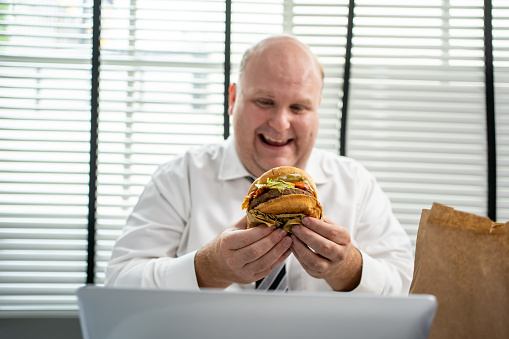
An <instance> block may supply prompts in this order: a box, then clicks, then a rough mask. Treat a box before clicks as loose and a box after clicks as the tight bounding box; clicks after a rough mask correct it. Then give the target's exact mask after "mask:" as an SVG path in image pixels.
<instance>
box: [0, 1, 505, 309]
mask: <svg viewBox="0 0 509 339" xmlns="http://www.w3.org/2000/svg"><path fill="white" fill-rule="evenodd" d="M93 3H94V2H93V1H92V0H80V1H78V0H41V1H37V2H35V1H31V0H11V1H3V2H2V3H1V4H0V144H1V147H0V172H1V178H2V179H1V180H0V187H1V189H0V202H1V203H0V315H3V314H9V315H12V314H24V315H25V314H69V313H73V312H76V309H77V306H76V300H75V296H74V294H75V291H76V289H77V288H78V287H79V286H82V285H83V284H84V283H85V282H86V281H87V279H88V280H89V281H93V282H94V283H96V284H102V283H103V282H104V270H105V267H106V263H107V261H108V259H109V256H110V251H111V248H112V246H113V244H114V241H115V239H116V238H117V236H118V235H119V234H120V232H121V228H122V226H123V224H124V222H125V219H126V217H127V216H128V214H129V212H130V209H131V207H132V206H133V205H134V204H135V203H136V201H137V199H138V196H139V194H140V193H141V191H142V189H143V187H144V185H145V184H146V183H147V182H148V180H149V179H150V176H151V174H152V173H153V172H154V171H155V169H156V168H157V166H158V165H160V164H162V163H164V162H166V161H168V160H170V159H172V157H174V156H175V155H176V154H180V153H182V152H183V151H184V150H185V149H187V148H188V147H195V146H198V145H201V144H203V143H207V142H217V141H220V140H222V139H223V138H224V136H225V135H228V134H230V133H231V131H230V125H229V121H228V117H227V116H225V109H226V107H225V100H224V93H225V90H226V88H227V85H228V83H232V82H235V81H236V79H237V76H238V66H239V62H240V58H241V56H242V53H243V52H244V50H245V49H246V48H247V47H249V46H250V45H251V44H253V43H254V42H256V41H258V40H260V39H262V38H264V37H266V36H269V35H272V34H278V33H290V34H293V35H296V36H297V37H299V38H300V39H301V40H302V41H303V42H305V43H307V44H309V45H310V47H311V49H312V50H313V51H314V52H315V53H316V54H317V55H318V57H319V58H320V60H321V61H322V63H323V64H324V69H325V73H326V79H325V85H324V89H323V96H324V97H323V100H322V105H321V108H320V116H321V120H320V132H319V136H318V141H317V147H320V148H323V149H326V150H328V151H331V152H334V153H342V152H344V153H346V155H347V156H350V157H353V158H355V159H357V160H359V161H360V162H361V163H362V164H364V165H365V166H366V167H367V168H368V169H370V170H371V171H372V172H373V173H374V174H375V175H376V176H377V179H378V180H379V182H380V184H381V185H382V186H383V188H384V189H385V190H386V192H387V193H388V194H389V196H390V198H391V200H392V201H393V207H394V210H395V213H396V215H397V217H398V218H399V220H400V221H401V223H402V224H403V226H404V227H405V229H406V230H407V232H408V234H409V235H410V236H411V237H412V239H414V240H415V236H416V230H417V225H418V221H419V217H420V212H421V209H423V208H429V207H430V206H431V203H432V202H433V201H438V202H441V203H445V204H449V205H452V206H453V207H456V208H458V209H463V210H466V211H469V212H472V213H477V214H481V215H486V213H487V207H488V204H489V203H490V202H489V201H488V198H487V196H488V193H487V191H488V172H489V171H488V165H487V163H488V159H487V157H488V156H487V154H488V153H489V149H488V148H489V147H488V144H487V142H486V139H487V138H486V131H487V125H486V114H487V113H486V112H487V108H486V106H487V105H486V99H485V98H486V93H485V89H486V79H485V61H484V44H483V34H484V22H483V17H484V13H485V9H484V7H483V5H484V2H482V1H479V0H468V1H458V0H431V1H428V2H422V1H397V0H390V1H385V2H383V4H380V2H379V1H374V0H357V1H354V6H353V7H350V6H349V4H350V1H347V0H334V1H332V0H318V1H311V0H275V1H273V0H260V1H255V0H233V1H220V0H187V1H175V0H143V1H141V0H140V1H137V0H129V1H127V0H102V5H101V25H100V26H101V37H100V38H101V40H100V60H98V61H100V75H99V78H98V79H94V80H97V81H98V83H99V90H98V97H99V101H98V102H99V109H98V111H97V112H93V109H92V105H91V100H92V97H93V96H92V87H91V80H92V69H93V66H95V65H96V64H95V61H97V60H94V59H93V55H92V44H93V39H92V38H93V28H94V27H93V19H94V18H93V6H94V5H93ZM492 3H493V11H492V14H493V30H492V33H493V59H494V62H493V66H494V79H495V81H494V88H495V90H494V94H495V113H496V116H495V118H496V146H497V147H496V155H497V172H496V176H497V177H496V179H497V187H496V194H497V200H496V201H497V206H496V212H497V216H498V219H499V220H508V219H509V207H508V206H509V172H508V171H507V168H508V165H509V139H508V137H507V136H508V135H509V102H508V101H507V99H506V98H507V97H508V95H509V49H508V48H507V47H506V46H507V41H508V39H509V33H508V32H509V29H508V28H509V26H508V24H507V22H508V19H509V6H507V5H506V4H504V3H503V1H500V0H493V2H492ZM352 10H353V12H352ZM351 13H353V14H354V16H353V21H349V14H351ZM349 23H350V24H352V25H353V26H351V25H350V26H349ZM349 28H353V29H352V30H351V31H350V32H351V33H352V39H351V40H350V41H349ZM350 43H351V49H350V48H349V47H350ZM228 51H229V52H230V53H229V54H227V52H228ZM350 52H351V58H349V55H350ZM346 67H349V68H347V70H348V71H349V72H345V68H346ZM348 75H349V79H347V81H346V82H345V80H344V79H345V76H348ZM343 89H346V90H348V92H345V93H348V95H344V93H343ZM345 103H347V104H346V105H345ZM343 112H345V113H346V115H344V116H343V115H342V113H343ZM95 113H97V117H98V129H97V131H95V132H97V142H98V143H97V144H98V147H97V174H96V176H91V175H90V173H93V174H95V172H96V169H95V168H94V167H93V166H92V169H91V166H90V164H91V160H90V159H91V157H92V158H93V157H94V156H95V153H94V152H93V151H94V150H91V145H92V143H91V138H92V137H91V136H92V135H94V133H91V131H92V130H91V121H92V118H93V116H94V114H95ZM342 118H345V119H344V120H343V121H344V122H346V124H343V125H342ZM342 132H346V134H345V135H346V138H345V140H341V136H342ZM342 143H344V144H345V145H346V148H344V149H342V147H341V144H342ZM91 178H94V179H97V181H96V183H97V185H96V186H94V185H92V186H89V183H90V182H91ZM91 197H92V198H91ZM89 204H92V206H95V209H96V210H95V211H90V210H89ZM94 212H95V213H94ZM89 218H92V219H93V223H91V222H90V220H89ZM90 225H92V226H93V228H94V229H95V233H94V234H95V240H96V241H95V242H94V243H93V244H91V245H93V246H91V248H92V249H93V253H94V256H92V257H93V258H94V260H93V262H87V260H89V258H90V257H89V256H88V254H89V252H88V248H89V247H88V245H89V244H88V242H87V239H88V231H89V227H90ZM89 264H90V265H92V266H93V270H89V271H88V272H94V273H93V275H88V276H87V268H88V266H89Z"/></svg>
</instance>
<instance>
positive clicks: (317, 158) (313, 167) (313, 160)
mask: <svg viewBox="0 0 509 339" xmlns="http://www.w3.org/2000/svg"><path fill="white" fill-rule="evenodd" d="M322 161H323V155H322V151H321V150H318V149H316V148H313V150H312V151H311V154H310V155H309V159H308V162H307V163H306V167H305V168H304V170H305V171H306V172H307V173H308V174H309V175H310V176H311V178H313V180H314V181H315V184H317V185H320V184H325V183H326V182H327V176H326V175H325V172H324V171H323V166H322Z"/></svg>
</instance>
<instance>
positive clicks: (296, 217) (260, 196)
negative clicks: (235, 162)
mask: <svg viewBox="0 0 509 339" xmlns="http://www.w3.org/2000/svg"><path fill="white" fill-rule="evenodd" d="M242 209H245V210H247V211H246V213H247V228H252V227H255V226H258V225H260V224H265V225H268V226H275V227H276V228H283V229H284V230H285V231H287V232H288V233H292V227H293V225H299V224H301V222H302V219H303V218H304V217H307V216H309V217H314V218H317V219H322V218H323V211H322V206H321V205H320V203H319V202H318V194H317V191H316V186H315V182H314V180H313V179H312V178H311V176H310V175H309V174H308V173H306V172H305V171H303V170H301V169H300V168H296V167H291V166H281V167H275V168H273V169H271V170H268V171H267V172H265V173H264V174H262V176H261V177H259V178H258V179H256V180H255V181H254V182H253V184H252V185H251V187H250V188H249V191H248V192H247V195H246V196H245V197H244V202H243V203H242Z"/></svg>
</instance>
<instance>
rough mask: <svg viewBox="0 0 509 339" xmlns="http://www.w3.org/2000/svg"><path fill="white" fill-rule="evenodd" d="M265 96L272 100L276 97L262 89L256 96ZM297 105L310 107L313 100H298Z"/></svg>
mask: <svg viewBox="0 0 509 339" xmlns="http://www.w3.org/2000/svg"><path fill="white" fill-rule="evenodd" d="M260 94H261V95H265V96H267V97H269V98H271V99H273V98H274V97H275V96H274V94H272V93H270V92H267V91H264V90H262V89H260V90H258V91H256V92H255V95H260ZM296 103H297V104H306V105H309V104H311V103H312V100H311V99H302V100H297V101H296Z"/></svg>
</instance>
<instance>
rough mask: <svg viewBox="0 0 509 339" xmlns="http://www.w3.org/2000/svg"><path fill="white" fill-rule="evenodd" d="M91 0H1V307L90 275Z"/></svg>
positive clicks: (46, 298) (63, 293)
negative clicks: (87, 239) (88, 272)
mask: <svg viewBox="0 0 509 339" xmlns="http://www.w3.org/2000/svg"><path fill="white" fill-rule="evenodd" d="M91 8H92V1H79V2H78V1H51V0H47V1H37V2H35V1H28V0H27V1H23V0H21V1H2V2H1V3H0V27H1V29H0V176H1V179H0V314H5V313H8V314H17V313H18V312H25V313H26V312H27V311H31V312H38V311H50V312H52V313H65V312H67V311H69V310H75V309H76V301H75V297H74V294H75V291H76V288H77V287H79V286H80V285H82V284H83V282H84V281H85V279H86V274H85V271H86V257H87V253H86V246H87V244H86V238H87V215H88V208H87V205H88V196H87V195H88V172H89V167H88V161H89V150H90V146H89V140H90V68H91V66H90V64H91V61H90V59H91V35H90V31H91V27H92V26H91V24H92V22H91Z"/></svg>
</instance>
